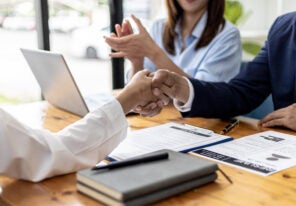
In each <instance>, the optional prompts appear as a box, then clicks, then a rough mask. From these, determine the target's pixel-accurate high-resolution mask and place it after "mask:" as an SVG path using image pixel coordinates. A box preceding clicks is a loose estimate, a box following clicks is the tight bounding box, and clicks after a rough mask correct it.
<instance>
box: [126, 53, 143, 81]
mask: <svg viewBox="0 0 296 206" xmlns="http://www.w3.org/2000/svg"><path fill="white" fill-rule="evenodd" d="M131 63H132V68H131V69H130V72H129V76H128V79H129V80H131V78H132V77H133V76H134V75H135V74H136V73H137V72H138V71H141V70H142V69H143V65H144V58H139V59H137V60H134V61H131Z"/></svg>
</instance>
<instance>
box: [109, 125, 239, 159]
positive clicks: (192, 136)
mask: <svg viewBox="0 0 296 206" xmlns="http://www.w3.org/2000/svg"><path fill="white" fill-rule="evenodd" d="M232 139H233V138H232V137H229V136H226V135H220V134H217V133H215V132H213V131H212V130H208V129H204V128H200V127H195V126H192V125H186V124H177V123H166V124H162V125H159V126H154V127H150V128H145V129H141V130H137V131H134V132H130V133H129V135H128V137H127V138H126V139H125V140H124V141H123V142H122V143H121V144H119V146H118V147H117V148H116V149H115V150H114V151H113V152H112V153H111V154H110V155H109V157H108V159H109V160H124V159H127V158H131V157H134V156H137V155H142V154H146V153H150V152H154V151H157V150H161V149H170V150H173V151H177V152H184V153H186V152H189V151H192V150H196V149H200V148H204V147H208V146H211V145H215V144H219V143H223V142H227V141H230V140H232Z"/></svg>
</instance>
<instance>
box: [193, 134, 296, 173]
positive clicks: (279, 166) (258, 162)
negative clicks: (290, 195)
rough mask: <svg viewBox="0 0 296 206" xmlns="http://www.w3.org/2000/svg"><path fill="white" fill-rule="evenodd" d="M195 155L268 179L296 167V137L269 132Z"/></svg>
mask: <svg viewBox="0 0 296 206" xmlns="http://www.w3.org/2000/svg"><path fill="white" fill-rule="evenodd" d="M192 154H194V155H198V156H202V157H206V158H209V159H214V160H216V161H218V162H221V163H225V164H227V165H230V166H234V167H238V168H241V169H244V170H248V171H250V172H253V173H257V174H260V175H264V176H267V175H270V174H273V173H276V172H278V171H281V170H284V169H287V168H289V167H293V166H296V136H293V135H288V134H284V133H279V132H274V131H266V132H261V133H257V134H254V135H250V136H246V137H242V138H240V139H237V140H234V141H231V142H227V143H224V144H220V145H215V146H212V147H208V148H205V149H200V150H196V151H192Z"/></svg>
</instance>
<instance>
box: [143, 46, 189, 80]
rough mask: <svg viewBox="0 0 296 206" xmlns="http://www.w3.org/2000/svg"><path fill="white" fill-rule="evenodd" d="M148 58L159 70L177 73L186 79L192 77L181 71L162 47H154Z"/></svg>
mask: <svg viewBox="0 0 296 206" xmlns="http://www.w3.org/2000/svg"><path fill="white" fill-rule="evenodd" d="M148 51H149V52H148V54H147V57H148V58H149V59H150V60H151V61H152V62H153V63H154V65H155V66H156V68H158V69H167V70H169V71H171V72H175V73H177V74H180V75H182V76H185V77H191V76H189V75H188V74H187V73H185V72H184V71H183V70H182V69H180V68H179V67H178V66H177V65H176V64H175V63H174V62H173V61H172V60H171V59H170V58H169V57H168V56H167V55H166V53H165V52H164V51H163V50H162V49H161V48H160V47H158V46H157V47H153V49H150V50H148Z"/></svg>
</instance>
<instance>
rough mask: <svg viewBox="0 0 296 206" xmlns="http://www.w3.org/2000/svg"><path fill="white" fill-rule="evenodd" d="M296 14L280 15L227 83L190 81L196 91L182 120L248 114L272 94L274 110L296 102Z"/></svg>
mask: <svg viewBox="0 0 296 206" xmlns="http://www.w3.org/2000/svg"><path fill="white" fill-rule="evenodd" d="M295 71H296V12H292V13H288V14H285V15H282V16H280V17H278V18H277V19H276V21H275V22H274V24H273V25H272V27H271V29H270V31H269V34H268V37H267V41H266V42H265V45H264V46H263V48H262V49H261V51H260V53H259V54H258V55H257V56H256V57H255V59H254V60H253V61H252V62H250V63H248V64H247V66H246V68H245V69H244V70H242V71H241V72H240V73H239V74H238V75H237V76H236V77H235V78H234V79H232V80H231V81H230V82H229V83H228V84H227V83H209V82H203V81H199V80H196V79H190V81H191V82H192V84H193V87H194V91H195V98H194V100H193V104H192V108H191V111H190V112H186V113H182V115H183V116H184V117H193V116H200V117H211V118H213V117H216V118H228V117H232V116H236V115H241V114H245V113H248V112H250V111H252V110H253V109H255V108H256V107H257V106H259V105H260V104H261V103H262V102H263V101H264V99H265V98H266V97H267V96H268V95H269V94H270V93H271V94H272V97H273V103H274V109H280V108H283V107H287V106H289V105H291V104H293V103H294V102H296V80H295V78H296V72H295Z"/></svg>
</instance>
